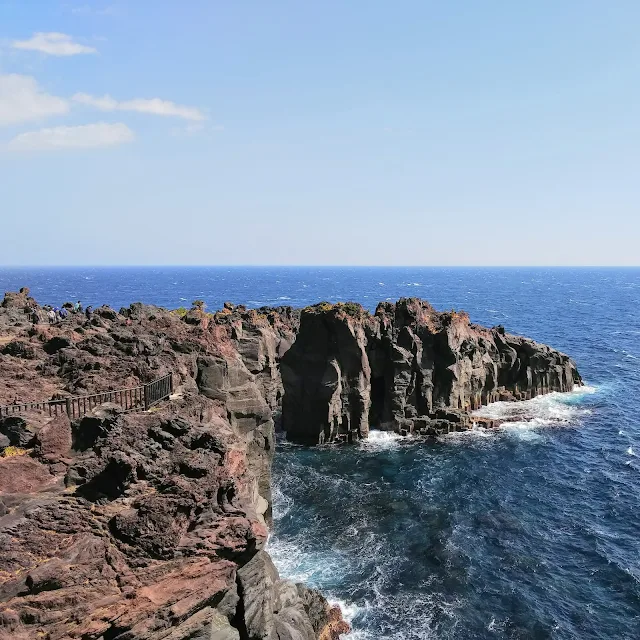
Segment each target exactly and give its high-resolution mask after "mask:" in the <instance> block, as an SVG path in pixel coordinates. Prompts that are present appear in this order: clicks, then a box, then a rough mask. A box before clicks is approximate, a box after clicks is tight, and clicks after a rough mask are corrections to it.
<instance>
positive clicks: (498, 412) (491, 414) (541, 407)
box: [463, 386, 597, 442]
mask: <svg viewBox="0 0 640 640" xmlns="http://www.w3.org/2000/svg"><path fill="white" fill-rule="evenodd" d="M596 391H597V389H596V387H590V386H583V387H578V388H577V389H575V390H574V391H571V392H568V393H557V392H553V393H548V394H546V395H543V396H537V397H536V398H533V399H532V400H525V401H522V402H494V403H492V404H490V405H487V406H485V407H481V408H480V409H478V410H477V411H474V412H473V414H472V415H473V416H477V417H479V418H489V419H491V420H500V421H501V425H500V428H499V429H497V430H496V429H484V428H483V427H479V426H477V427H474V429H473V430H472V431H469V432H463V434H466V433H470V434H473V435H476V436H481V437H487V436H491V435H494V434H498V433H505V432H506V433H508V434H509V435H510V436H513V437H515V438H518V439H519V440H525V441H532V442H533V441H540V440H543V439H544V437H543V435H542V434H541V433H540V429H541V428H543V427H550V426H570V425H573V424H576V423H577V422H578V421H579V420H580V417H581V416H584V415H588V414H590V413H591V410H590V409H589V408H588V407H584V406H581V405H580V402H581V400H582V399H583V398H584V397H585V396H587V395H591V394H594V393H596Z"/></svg>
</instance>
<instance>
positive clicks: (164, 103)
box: [72, 93, 207, 122]
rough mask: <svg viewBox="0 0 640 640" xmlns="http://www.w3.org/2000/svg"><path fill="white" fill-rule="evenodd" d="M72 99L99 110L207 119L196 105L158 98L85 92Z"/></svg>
mask: <svg viewBox="0 0 640 640" xmlns="http://www.w3.org/2000/svg"><path fill="white" fill-rule="evenodd" d="M72 100H74V101H75V102H77V103H79V104H84V105H87V106H89V107H95V108H96V109H100V110H101V111H137V112H138V113H149V114H153V115H156V116H169V117H175V118H183V119H184V120H189V121H191V122H203V121H204V120H206V119H207V117H206V116H205V114H204V113H203V112H202V111H201V110H200V109H198V108H196V107H187V106H185V105H181V104H176V103H175V102H171V101H169V100H161V99H160V98H149V99H147V98H135V99H134V100H125V101H123V102H119V101H118V100H115V99H114V98H112V97H111V96H109V95H105V96H102V97H96V96H90V95H88V94H86V93H76V95H74V96H73V98H72Z"/></svg>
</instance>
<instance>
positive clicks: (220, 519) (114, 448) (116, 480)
mask: <svg viewBox="0 0 640 640" xmlns="http://www.w3.org/2000/svg"><path fill="white" fill-rule="evenodd" d="M34 304H35V302H34V301H33V300H32V299H30V298H28V294H24V295H20V294H16V295H9V296H6V298H5V302H4V304H3V307H2V308H1V309H0V404H8V403H10V402H12V401H13V400H14V399H15V398H18V399H19V400H20V401H29V400H43V399H47V398H54V397H64V396H65V395H68V394H73V395H85V394H89V393H93V392H97V391H106V390H108V389H119V388H123V387H130V386H135V385H138V384H141V383H145V382H149V381H151V380H153V379H155V378H157V377H159V376H162V375H163V374H165V373H170V372H173V373H174V378H175V385H176V387H177V389H176V394H175V395H174V396H173V397H172V398H171V400H169V401H166V402H163V403H161V404H160V405H158V406H157V407H154V408H153V409H152V410H151V411H149V412H144V413H123V412H122V410H121V409H120V408H119V407H117V406H114V405H108V404H105V405H102V406H100V407H98V408H97V409H95V410H94V411H93V412H92V413H91V414H90V415H88V416H86V417H84V418H82V419H81V420H76V421H69V419H68V417H67V416H66V415H59V416H57V417H54V418H50V417H49V415H48V414H47V415H44V414H43V413H38V412H32V413H29V414H25V415H24V416H18V415H15V416H9V417H5V418H1V419H0V453H2V454H3V457H0V638H6V639H9V638H12V639H22V638H25V639H26V638H48V639H50V640H58V639H59V640H62V639H63V638H64V639H68V638H78V639H80V638H82V639H83V640H91V639H95V640H99V639H101V640H115V639H119V640H143V639H145V640H156V639H157V640H159V639H161V638H162V639H167V640H182V639H184V640H186V639H187V638H189V639H194V640H195V639H197V638H201V639H205V638H206V639H207V640H232V639H236V640H238V639H243V640H244V639H254V638H260V639H273V640H276V639H278V640H285V639H290V640H314V639H316V638H322V639H323V640H330V639H331V638H337V637H339V635H340V633H341V632H344V631H345V630H346V629H348V625H346V624H345V623H344V622H343V621H342V619H341V616H340V612H339V611H338V610H336V609H331V608H330V607H329V606H328V604H327V602H326V600H325V599H324V598H323V597H322V595H321V594H319V593H318V592H316V591H313V590H310V589H307V588H306V587H305V586H304V585H296V584H293V583H290V582H288V581H286V580H281V579H280V578H279V576H278V573H277V571H276V569H275V567H274V566H273V564H272V562H271V560H270V558H269V556H268V554H267V553H266V552H265V550H264V547H265V544H266V540H267V535H268V530H267V524H268V520H269V513H270V467H271V458H272V455H273V448H274V423H273V420H272V417H271V416H272V407H275V406H276V405H277V403H278V401H279V397H280V396H281V394H282V389H281V383H280V377H279V374H278V373H277V358H278V353H279V350H280V352H281V351H282V350H286V348H287V347H288V345H289V344H290V341H291V337H292V335H293V332H294V331H295V327H296V323H297V320H296V317H295V314H292V313H290V312H288V310H286V309H284V310H279V311H274V312H270V313H271V315H272V317H271V319H270V318H269V317H267V316H266V315H264V314H257V313H256V312H247V311H245V310H242V309H241V310H238V311H235V310H233V311H232V310H231V309H225V310H224V311H223V312H221V313H219V314H216V316H210V315H207V314H204V313H203V312H202V311H198V310H194V311H192V312H189V313H188V314H187V315H186V316H185V317H179V316H178V315H176V314H175V313H171V312H168V311H166V310H162V309H158V308H156V307H150V306H143V305H139V304H136V305H132V306H131V307H130V308H129V309H124V310H121V312H120V313H116V312H115V311H114V310H112V309H109V308H101V309H99V310H97V312H96V314H95V316H94V318H93V319H92V320H91V322H86V321H85V319H84V318H83V317H81V316H72V317H71V318H70V319H68V320H66V321H65V322H64V323H62V324H60V325H57V326H53V327H52V326H49V325H48V324H38V325H35V326H31V323H30V322H29V321H28V317H27V315H26V314H25V313H24V309H25V308H33V305H34ZM270 322H271V323H272V324H270ZM270 403H272V406H271V405H270Z"/></svg>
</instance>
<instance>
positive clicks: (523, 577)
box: [0, 267, 640, 640]
mask: <svg viewBox="0 0 640 640" xmlns="http://www.w3.org/2000/svg"><path fill="white" fill-rule="evenodd" d="M24 285H26V286H29V287H30V288H31V291H32V293H33V294H34V295H35V297H36V298H37V299H38V300H39V301H40V302H41V303H45V302H49V303H57V304H60V303H62V302H64V301H66V300H76V299H81V300H82V301H83V303H84V304H85V305H87V304H93V305H94V306H96V305H99V304H102V303H109V304H111V305H112V306H114V307H120V306H123V305H128V304H129V303H131V302H134V301H137V300H142V301H145V302H152V303H155V304H159V305H163V306H168V307H179V306H188V305H189V304H190V303H191V301H192V300H194V299H196V298H202V299H204V300H205V301H206V302H207V304H208V307H209V309H210V310H214V309H216V308H219V307H220V306H221V305H222V303H223V302H224V301H225V300H230V301H233V302H236V303H244V304H246V305H248V306H254V307H258V306H262V305H279V304H290V305H296V306H302V305H307V304H310V303H313V302H318V301H321V300H331V301H337V300H355V301H358V302H361V303H362V304H363V305H364V306H365V307H368V308H369V309H373V308H374V307H375V305H376V303H377V302H378V301H380V300H396V299H397V298H399V297H401V296H419V297H422V298H426V299H427V300H429V301H430V302H431V303H432V304H433V305H434V306H435V307H436V308H438V309H441V310H444V309H451V308H455V309H465V310H467V311H468V312H469V313H470V315H471V319H472V321H474V322H477V323H481V324H486V325H495V324H503V325H504V326H505V327H506V328H507V330H508V331H511V332H514V333H521V334H525V335H527V336H530V337H532V338H535V339H536V340H540V341H543V342H547V343H549V344H551V345H552V346H554V347H556V348H559V349H561V350H562V351H565V352H566V353H569V354H570V355H571V356H573V358H574V359H575V360H576V362H577V364H578V367H579V370H580V372H581V373H582V375H583V377H584V379H585V381H586V383H587V386H586V387H585V388H584V389H582V390H580V391H579V392H574V393H571V394H564V395H561V394H551V395H549V396H545V397H543V398H538V399H535V400H532V401H530V402H529V403H525V404H526V407H525V409H524V410H523V409H522V407H516V406H515V405H508V406H507V405H503V404H501V403H497V404H495V405H492V406H491V407H489V408H487V409H485V410H484V411H485V412H488V413H490V414H494V415H500V416H502V417H504V416H505V415H506V416H507V417H508V418H509V421H508V423H507V424H506V425H505V426H504V427H502V428H500V429H498V430H495V431H490V432H487V431H482V430H475V431H472V432H468V433H465V434H454V435H450V436H445V437H443V438H441V439H440V440H438V441H437V442H434V443H429V444H427V443H423V442H412V441H411V440H402V439H399V438H394V437H391V436H389V435H388V434H381V433H376V432H374V433H373V437H372V439H371V441H370V442H367V443H363V444H360V445H356V446H353V447H341V448H321V449H306V448H302V447H294V446H290V445H287V444H280V446H279V449H278V452H277V455H276V459H275V496H276V498H275V525H274V530H273V534H272V537H271V540H270V550H271V553H272V554H273V556H274V558H275V560H276V563H277V565H278V567H279V569H280V571H281V573H282V574H284V575H286V576H288V577H292V578H297V579H302V580H305V581H306V582H308V583H310V584H312V585H314V586H317V587H320V588H321V589H322V590H323V591H324V592H325V593H326V594H328V595H329V596H330V597H331V598H332V599H333V600H335V601H339V602H340V603H341V604H342V605H343V607H344V608H345V611H346V612H347V614H348V616H349V618H350V619H351V622H352V625H353V628H354V631H353V633H352V634H351V635H350V638H353V639H356V638H357V639H365V638H367V639H369V638H374V639H383V638H389V639H424V638H447V639H449V638H451V639H453V638H456V639H461V640H462V639H465V640H467V639H475V638H496V639H498V638H536V639H537V638H540V639H543V638H563V639H564V638H567V639H568V638H571V639H581V640H582V639H588V638H601V639H603V640H604V639H606V640H609V639H626V638H628V639H638V638H640V459H639V458H638V457H636V451H637V452H640V419H639V415H640V269H533V268H526V269H525V268H521V269H497V268H496V269H470V268H459V269H448V268H446V269H445V268H395V269H390V268H275V267H269V268H173V267H172V268H170V267H165V268H119V269H97V268H73V269H71V268H70V269H42V268H40V269H11V270H7V269H0V288H4V289H15V288H17V287H19V286H24Z"/></svg>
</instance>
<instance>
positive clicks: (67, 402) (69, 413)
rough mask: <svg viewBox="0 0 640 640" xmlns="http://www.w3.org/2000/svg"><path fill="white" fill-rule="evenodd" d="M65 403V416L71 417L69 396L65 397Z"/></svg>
mask: <svg viewBox="0 0 640 640" xmlns="http://www.w3.org/2000/svg"><path fill="white" fill-rule="evenodd" d="M65 404H66V405H67V416H69V418H71V398H66V399H65Z"/></svg>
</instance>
